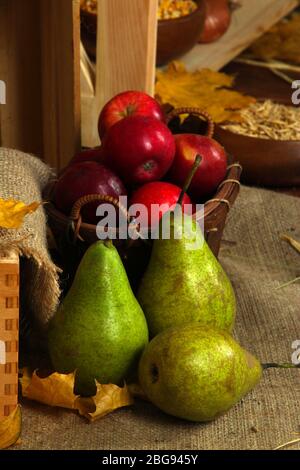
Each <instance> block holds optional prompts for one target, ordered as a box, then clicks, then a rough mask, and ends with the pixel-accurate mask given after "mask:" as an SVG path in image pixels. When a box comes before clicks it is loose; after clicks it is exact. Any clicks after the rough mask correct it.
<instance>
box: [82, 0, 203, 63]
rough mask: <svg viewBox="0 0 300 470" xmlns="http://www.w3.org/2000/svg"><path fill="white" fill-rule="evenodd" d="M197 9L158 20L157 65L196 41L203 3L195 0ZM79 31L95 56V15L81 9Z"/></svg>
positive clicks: (178, 53) (177, 55)
mask: <svg viewBox="0 0 300 470" xmlns="http://www.w3.org/2000/svg"><path fill="white" fill-rule="evenodd" d="M195 2H196V3H197V4H198V8H197V10H195V11H194V12H193V13H191V14H190V15H186V16H181V17H180V18H174V19H169V20H159V21H158V27H157V59H156V62H157V65H163V64H166V63H167V62H169V61H171V60H172V59H175V58H176V57H179V56H180V55H182V54H185V53H186V52H188V51H189V50H190V49H191V48H192V47H193V46H194V45H195V44H196V43H197V42H198V39H199V37H200V34H201V32H202V30H203V26H204V20H205V14H206V12H205V4H204V2H203V1H202V0H195ZM81 31H82V38H83V41H84V45H85V47H86V50H87V52H88V54H89V55H90V56H91V57H93V58H94V59H95V57H96V41H97V39H96V37H97V15H96V14H94V13H91V12H88V11H86V10H84V9H81Z"/></svg>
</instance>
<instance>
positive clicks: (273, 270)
mask: <svg viewBox="0 0 300 470" xmlns="http://www.w3.org/2000/svg"><path fill="white" fill-rule="evenodd" d="M299 214H300V199H299V200H298V199H296V198H293V197H289V196H283V195H279V194H276V193H273V192H268V191H263V190H256V189H248V188H245V187H243V188H242V190H241V195H240V197H239V199H238V201H237V203H236V205H235V207H234V208H233V209H232V211H231V212H230V216H229V219H228V224H227V228H226V232H225V234H224V243H223V246H222V251H221V256H220V258H221V261H222V263H223V265H224V266H225V268H226V270H227V272H228V274H229V276H230V278H231V279H232V281H233V284H234V287H235V291H236V295H237V299H238V317H237V323H236V328H235V336H236V337H237V339H238V340H239V341H240V342H241V343H242V344H243V345H244V346H245V347H246V348H248V349H249V350H250V351H251V352H253V353H254V354H256V355H257V356H258V357H259V358H260V360H261V361H262V362H273V361H274V362H275V361H276V362H277V361H283V362H286V361H287V362H290V361H291V354H292V347H291V344H292V342H293V341H295V340H296V339H300V283H299V282H298V283H295V284H293V285H290V286H288V287H285V288H282V289H279V290H275V288H276V287H278V286H279V285H281V284H283V283H285V282H287V281H289V280H291V279H294V278H295V277H297V276H299V275H300V256H299V255H297V254H296V253H295V252H294V251H293V250H292V249H291V248H290V247H289V246H288V245H286V244H285V243H284V242H282V241H280V240H279V235H280V234H281V233H282V232H286V233H292V234H293V235H294V236H295V237H298V238H299V239H300V217H299ZM299 426H300V370H299V369H298V370H296V369H294V370H288V369H269V370H267V371H265V372H264V376H263V380H262V382H261V383H260V384H259V385H258V387H257V388H256V389H255V390H254V391H253V392H252V393H250V394H249V395H248V396H247V397H246V398H244V400H243V401H242V402H241V403H239V404H238V405H237V406H235V407H234V408H233V409H231V410H230V411H229V412H228V413H227V414H226V415H224V416H223V417H221V418H219V419H218V420H217V421H215V422H212V423H209V424H191V423H186V422H184V421H180V420H178V419H175V418H172V417H169V416H166V415H164V414H163V413H161V412H160V411H158V410H157V409H155V408H154V407H153V406H152V405H151V404H148V403H143V402H138V401H137V402H136V404H135V405H134V406H133V407H131V408H129V409H123V410H120V411H117V412H115V413H113V414H111V415H109V416H106V417H105V418H103V419H102V420H100V421H98V422H96V423H94V424H88V423H86V421H85V420H84V419H82V418H80V417H79V416H77V415H76V414H74V413H72V412H68V411H65V410H59V409H51V408H49V407H45V406H42V405H39V404H36V403H32V402H28V401H26V402H24V403H23V432H22V438H21V443H20V444H19V445H18V446H15V447H14V448H15V449H107V450H110V449H111V450H113V449H122V450H124V449H155V450H156V449H164V450H167V449H172V450H174V449H272V448H274V447H276V446H277V445H279V444H281V443H283V442H287V441H289V440H291V439H294V438H295V437H296V436H295V433H297V432H299V431H300V428H299ZM292 448H293V449H300V445H299V444H297V445H295V446H293V447H292Z"/></svg>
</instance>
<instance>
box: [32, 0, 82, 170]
mask: <svg viewBox="0 0 300 470" xmlns="http://www.w3.org/2000/svg"><path fill="white" fill-rule="evenodd" d="M79 13H80V2H79V0H64V1H61V0H47V1H43V0H41V21H40V34H41V57H42V63H41V68H42V103H43V144H44V158H45V160H46V161H47V162H48V163H50V164H51V165H52V166H54V167H57V168H62V167H64V166H65V165H66V163H68V161H69V160H70V159H71V157H72V156H73V155H74V153H75V152H76V151H77V150H79V149H80V15H79Z"/></svg>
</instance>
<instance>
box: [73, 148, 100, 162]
mask: <svg viewBox="0 0 300 470" xmlns="http://www.w3.org/2000/svg"><path fill="white" fill-rule="evenodd" d="M102 159H103V156H102V147H96V148H94V149H87V150H82V151H81V152H78V153H76V154H75V155H74V157H73V158H72V160H71V161H70V163H69V165H74V163H82V162H90V161H94V162H98V163H101V162H102Z"/></svg>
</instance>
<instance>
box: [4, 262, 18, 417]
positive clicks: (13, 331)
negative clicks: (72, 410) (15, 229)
mask: <svg viewBox="0 0 300 470" xmlns="http://www.w3.org/2000/svg"><path fill="white" fill-rule="evenodd" d="M18 331H19V260H18V258H17V257H9V258H8V259H5V258H4V259H3V258H2V259H1V260H0V420H1V419H3V418H4V417H7V416H9V415H10V413H12V412H13V411H14V409H15V407H16V406H17V403H18V346H19V341H18V336H19V335H18Z"/></svg>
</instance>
